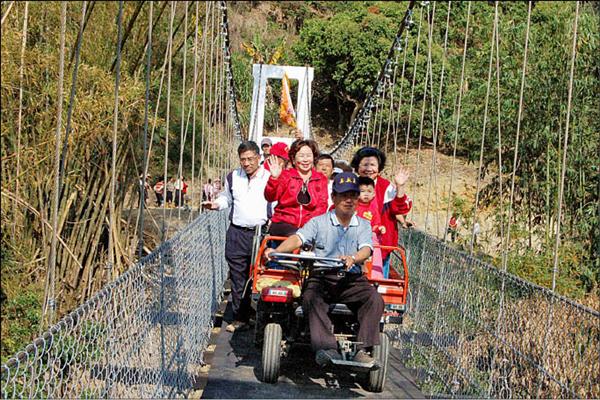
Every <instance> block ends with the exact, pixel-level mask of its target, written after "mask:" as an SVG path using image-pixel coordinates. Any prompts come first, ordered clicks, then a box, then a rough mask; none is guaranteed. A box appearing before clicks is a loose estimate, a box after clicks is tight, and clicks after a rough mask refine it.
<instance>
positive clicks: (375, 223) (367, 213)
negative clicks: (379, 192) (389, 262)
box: [356, 177, 387, 279]
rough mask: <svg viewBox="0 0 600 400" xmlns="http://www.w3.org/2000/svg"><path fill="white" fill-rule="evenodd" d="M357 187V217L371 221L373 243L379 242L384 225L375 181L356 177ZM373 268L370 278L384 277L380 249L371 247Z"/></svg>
mask: <svg viewBox="0 0 600 400" xmlns="http://www.w3.org/2000/svg"><path fill="white" fill-rule="evenodd" d="M358 187H359V189H360V195H359V197H358V205H357V206H356V214H357V215H358V216H359V217H362V218H364V219H366V220H367V221H369V222H371V229H372V231H373V245H376V244H379V243H381V235H383V234H384V233H385V226H383V225H382V224H381V214H380V212H379V208H378V207H377V202H376V201H374V200H375V181H373V179H371V178H368V177H359V178H358ZM372 262H373V268H372V269H371V277H372V278H377V279H381V278H386V279H387V276H384V274H383V259H382V257H381V249H379V248H374V249H373V257H372Z"/></svg>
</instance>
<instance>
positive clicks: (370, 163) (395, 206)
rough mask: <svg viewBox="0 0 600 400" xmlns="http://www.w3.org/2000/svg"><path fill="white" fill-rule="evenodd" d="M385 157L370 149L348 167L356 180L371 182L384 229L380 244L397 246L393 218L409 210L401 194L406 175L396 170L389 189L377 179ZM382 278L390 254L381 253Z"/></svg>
mask: <svg viewBox="0 0 600 400" xmlns="http://www.w3.org/2000/svg"><path fill="white" fill-rule="evenodd" d="M385 159H386V157H385V154H384V153H383V152H382V151H381V150H379V149H376V148H374V147H363V148H361V149H359V150H358V151H357V152H356V153H355V154H354V157H353V158H352V162H351V163H350V164H351V165H352V167H353V168H354V170H355V171H356V173H357V174H358V176H366V177H369V178H371V179H373V181H375V202H376V203H377V207H378V208H379V211H380V213H381V223H382V225H383V226H385V233H384V234H382V237H381V244H382V245H385V246H398V223H397V220H396V216H397V215H406V214H408V212H409V211H410V209H411V208H412V200H411V199H410V198H409V197H408V196H407V195H406V194H405V193H404V184H405V183H406V182H407V181H408V171H407V170H405V169H404V168H399V169H398V170H397V171H396V172H395V175H394V183H395V185H393V184H392V183H391V182H390V181H388V180H387V179H385V178H384V177H383V176H381V172H382V171H383V168H384V167H385ZM381 253H382V254H381V256H382V257H383V274H384V276H388V275H389V270H390V254H391V251H390V250H382V251H381Z"/></svg>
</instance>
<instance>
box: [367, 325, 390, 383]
mask: <svg viewBox="0 0 600 400" xmlns="http://www.w3.org/2000/svg"><path fill="white" fill-rule="evenodd" d="M379 341H380V344H379V345H377V346H373V358H375V360H377V362H378V363H379V365H381V368H379V369H376V370H374V371H371V372H369V391H371V392H377V393H379V392H382V391H383V387H384V385H385V375H386V373H387V364H388V355H389V351H390V338H389V337H388V335H387V333H385V332H381V333H380V334H379Z"/></svg>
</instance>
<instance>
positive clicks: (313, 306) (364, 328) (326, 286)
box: [302, 274, 384, 351]
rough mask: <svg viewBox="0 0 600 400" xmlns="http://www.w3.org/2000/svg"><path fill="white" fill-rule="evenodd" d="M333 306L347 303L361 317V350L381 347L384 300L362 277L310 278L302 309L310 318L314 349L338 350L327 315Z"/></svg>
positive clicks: (359, 319) (303, 295) (332, 276)
mask: <svg viewBox="0 0 600 400" xmlns="http://www.w3.org/2000/svg"><path fill="white" fill-rule="evenodd" d="M330 303H344V304H346V305H347V306H348V308H350V309H351V310H352V311H353V312H354V313H355V314H356V316H357V318H358V323H359V325H360V327H359V330H358V335H357V341H358V342H362V344H361V345H358V346H357V347H358V348H359V349H361V348H366V347H371V346H374V345H377V344H379V321H380V319H381V315H382V314H383V308H384V302H383V298H382V297H381V295H380V294H379V293H377V290H376V289H375V288H374V287H373V285H371V284H370V283H369V281H368V280H367V278H365V277H364V276H363V275H359V274H346V276H345V277H343V278H340V277H338V276H337V275H336V274H330V275H324V276H315V277H311V278H309V279H308V281H307V283H306V288H305V289H304V292H303V294H302V309H303V310H304V315H307V316H308V324H309V327H310V342H311V345H312V348H313V350H315V351H316V350H320V349H324V350H327V349H337V348H338V346H337V342H336V340H335V336H334V335H333V332H332V330H333V326H332V323H331V320H330V319H329V316H328V315H327V312H328V310H329V304H330Z"/></svg>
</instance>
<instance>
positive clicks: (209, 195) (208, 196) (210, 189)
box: [202, 178, 215, 201]
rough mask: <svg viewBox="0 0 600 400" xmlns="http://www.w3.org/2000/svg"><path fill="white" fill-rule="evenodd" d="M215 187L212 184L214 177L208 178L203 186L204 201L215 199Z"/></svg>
mask: <svg viewBox="0 0 600 400" xmlns="http://www.w3.org/2000/svg"><path fill="white" fill-rule="evenodd" d="M214 192H215V188H214V186H213V184H212V179H210V178H208V182H206V183H205V184H204V186H202V201H213V200H214V197H215V193H214Z"/></svg>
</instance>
